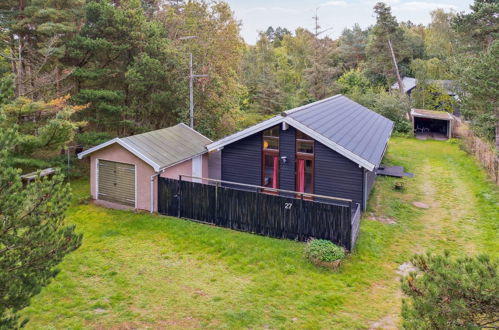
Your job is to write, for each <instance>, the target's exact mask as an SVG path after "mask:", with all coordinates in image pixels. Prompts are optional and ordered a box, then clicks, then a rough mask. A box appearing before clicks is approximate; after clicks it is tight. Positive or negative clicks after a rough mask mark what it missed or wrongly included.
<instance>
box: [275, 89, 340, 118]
mask: <svg viewBox="0 0 499 330" xmlns="http://www.w3.org/2000/svg"><path fill="white" fill-rule="evenodd" d="M340 96H343V94H336V95H333V96H330V97H327V98H325V99H322V100H319V101H315V102H312V103H308V104H305V105H302V106H299V107H297V108H294V109H290V110H286V111H283V112H282V113H281V115H282V116H283V117H286V116H287V115H290V114H292V113H295V112H298V111H301V110H305V109H307V108H309V107H311V106H314V105H317V104H321V103H324V102H326V101H331V100H333V99H335V98H337V97H340Z"/></svg>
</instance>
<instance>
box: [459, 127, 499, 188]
mask: <svg viewBox="0 0 499 330" xmlns="http://www.w3.org/2000/svg"><path fill="white" fill-rule="evenodd" d="M455 135H456V136H457V137H459V138H461V140H462V141H463V147H464V149H465V150H466V151H467V152H468V153H470V154H472V155H473V156H475V158H476V159H477V160H478V161H479V162H480V164H481V165H482V166H483V168H484V169H485V171H486V172H487V174H488V175H489V176H490V178H491V179H492V180H493V181H494V182H495V183H496V184H498V185H499V154H498V152H497V150H495V146H493V145H492V144H491V143H488V142H487V141H484V140H483V139H481V138H479V137H478V136H476V135H475V134H474V133H473V131H472V130H471V129H470V128H469V127H468V124H466V123H465V122H463V121H461V120H456V121H455Z"/></svg>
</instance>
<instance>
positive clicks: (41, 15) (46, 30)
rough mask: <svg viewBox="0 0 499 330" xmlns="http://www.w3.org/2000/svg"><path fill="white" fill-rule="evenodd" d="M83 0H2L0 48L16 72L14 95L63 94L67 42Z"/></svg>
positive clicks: (68, 70)
mask: <svg viewBox="0 0 499 330" xmlns="http://www.w3.org/2000/svg"><path fill="white" fill-rule="evenodd" d="M83 4H84V1H83V0H5V1H2V2H1V3H0V24H1V26H2V29H3V31H4V33H5V37H4V38H2V39H1V41H0V49H2V51H3V50H5V49H8V53H7V54H3V56H5V57H7V58H8V59H9V61H10V63H11V71H12V74H13V75H14V76H15V95H16V97H19V96H23V97H29V98H32V99H34V100H47V99H50V98H54V97H60V96H63V95H65V94H66V93H67V92H68V91H69V89H70V88H71V86H70V85H67V84H64V81H65V79H66V78H67V77H68V76H69V75H70V74H71V72H72V68H71V67H69V66H67V65H66V64H64V57H65V55H66V44H67V42H68V41H69V40H71V39H72V38H73V37H74V36H75V34H76V33H77V32H78V28H79V25H80V21H81V19H82V13H83V12H82V7H83Z"/></svg>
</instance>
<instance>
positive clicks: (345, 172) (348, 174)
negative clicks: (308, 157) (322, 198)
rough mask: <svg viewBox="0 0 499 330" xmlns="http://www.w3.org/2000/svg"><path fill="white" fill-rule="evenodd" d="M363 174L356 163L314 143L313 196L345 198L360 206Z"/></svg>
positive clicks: (362, 191) (320, 144) (318, 143)
mask: <svg viewBox="0 0 499 330" xmlns="http://www.w3.org/2000/svg"><path fill="white" fill-rule="evenodd" d="M363 174H364V172H363V170H362V169H361V168H359V166H358V165H357V164H356V163H354V162H352V161H351V160H349V159H347V158H345V157H344V156H342V155H340V154H339V153H337V152H336V151H333V150H331V149H329V148H328V147H326V146H325V145H323V144H322V143H320V142H317V141H316V142H315V177H314V180H315V181H314V188H315V192H314V193H315V194H318V195H326V196H333V197H340V198H347V199H351V200H352V201H354V202H355V203H359V204H360V205H362V202H363V193H364V188H363V183H364V180H363Z"/></svg>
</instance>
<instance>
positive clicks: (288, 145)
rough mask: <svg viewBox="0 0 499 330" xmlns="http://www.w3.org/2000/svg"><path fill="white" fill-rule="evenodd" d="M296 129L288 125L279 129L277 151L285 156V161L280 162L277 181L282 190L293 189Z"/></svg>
mask: <svg viewBox="0 0 499 330" xmlns="http://www.w3.org/2000/svg"><path fill="white" fill-rule="evenodd" d="M295 137H296V130H295V129H294V128H293V127H289V128H288V129H287V130H285V131H283V130H282V129H281V134H280V139H279V149H280V150H279V151H280V156H281V157H286V158H287V159H286V163H285V164H284V163H283V162H282V161H281V162H280V164H281V165H280V168H279V169H280V174H279V183H280V188H281V189H284V190H293V191H294V190H296V189H295V160H296V144H295V143H296V142H295Z"/></svg>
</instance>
